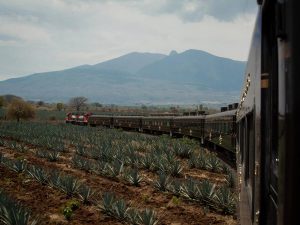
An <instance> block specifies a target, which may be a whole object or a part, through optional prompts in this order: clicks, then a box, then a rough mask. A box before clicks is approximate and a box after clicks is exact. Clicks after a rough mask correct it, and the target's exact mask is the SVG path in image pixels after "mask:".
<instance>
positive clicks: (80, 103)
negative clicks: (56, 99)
mask: <svg viewBox="0 0 300 225" xmlns="http://www.w3.org/2000/svg"><path fill="white" fill-rule="evenodd" d="M87 100H88V99H87V98H86V97H82V96H80V97H75V98H71V99H70V101H69V104H70V106H71V107H72V108H75V109H76V111H80V109H81V108H82V107H84V106H86V103H87Z"/></svg>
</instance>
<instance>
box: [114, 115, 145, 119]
mask: <svg viewBox="0 0 300 225" xmlns="http://www.w3.org/2000/svg"><path fill="white" fill-rule="evenodd" d="M112 117H113V118H129V119H141V118H143V116H112Z"/></svg>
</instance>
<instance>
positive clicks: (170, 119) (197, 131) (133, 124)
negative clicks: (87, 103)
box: [87, 105, 236, 167]
mask: <svg viewBox="0 0 300 225" xmlns="http://www.w3.org/2000/svg"><path fill="white" fill-rule="evenodd" d="M228 108H229V109H231V110H230V111H225V112H221V113H216V114H212V115H198V116H107V115H90V116H89V117H88V121H87V124H89V125H90V126H105V127H110V128H113V127H114V128H122V129H124V130H134V131H138V132H144V133H152V134H167V135H170V136H177V137H180V136H186V137H192V138H197V139H199V140H201V143H202V144H207V145H209V146H210V147H211V149H214V150H216V152H219V153H222V154H224V155H225V156H226V157H225V159H226V160H228V161H229V162H228V163H230V164H231V165H233V166H234V167H235V144H236V142H235V140H236V123H235V122H236V109H234V106H233V105H230V106H229V107H228Z"/></svg>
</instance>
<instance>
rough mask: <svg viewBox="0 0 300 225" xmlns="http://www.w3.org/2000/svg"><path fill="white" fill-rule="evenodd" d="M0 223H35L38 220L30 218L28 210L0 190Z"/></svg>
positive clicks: (26, 224)
mask: <svg viewBox="0 0 300 225" xmlns="http://www.w3.org/2000/svg"><path fill="white" fill-rule="evenodd" d="M29 221H31V222H29ZM0 223H1V224H2V223H3V224H5V225H36V224H38V223H39V221H38V219H36V218H32V216H31V214H30V212H29V211H28V210H26V209H25V208H23V207H22V206H21V205H20V204H19V203H17V202H14V201H12V200H11V199H9V198H8V197H7V195H6V194H5V193H3V192H2V191H0Z"/></svg>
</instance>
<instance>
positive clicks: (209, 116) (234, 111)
mask: <svg viewBox="0 0 300 225" xmlns="http://www.w3.org/2000/svg"><path fill="white" fill-rule="evenodd" d="M235 114H236V109H234V110H229V111H225V112H220V113H215V114H210V115H206V116H205V118H207V119H209V118H215V117H224V116H234V115H235Z"/></svg>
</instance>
